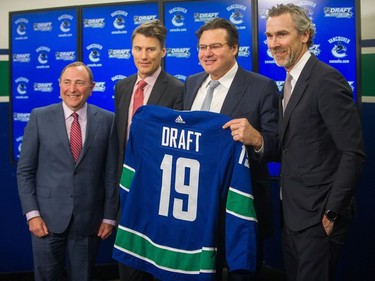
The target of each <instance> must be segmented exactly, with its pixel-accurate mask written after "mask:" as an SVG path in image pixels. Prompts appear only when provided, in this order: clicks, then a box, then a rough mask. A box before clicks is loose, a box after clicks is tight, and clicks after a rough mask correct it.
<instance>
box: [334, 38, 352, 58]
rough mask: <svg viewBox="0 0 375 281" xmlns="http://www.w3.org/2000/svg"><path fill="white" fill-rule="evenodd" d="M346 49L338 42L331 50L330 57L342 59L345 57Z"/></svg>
mask: <svg viewBox="0 0 375 281" xmlns="http://www.w3.org/2000/svg"><path fill="white" fill-rule="evenodd" d="M347 50H348V48H347V47H346V46H344V45H343V44H342V43H341V42H340V41H339V42H337V44H335V45H334V46H333V48H332V51H331V52H332V55H334V56H335V57H336V58H344V57H346V56H347V55H346V51H347Z"/></svg>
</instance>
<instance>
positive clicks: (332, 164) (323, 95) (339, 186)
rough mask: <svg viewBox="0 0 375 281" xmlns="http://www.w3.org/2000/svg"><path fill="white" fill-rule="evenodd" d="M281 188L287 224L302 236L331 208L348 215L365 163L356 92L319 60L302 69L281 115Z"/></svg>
mask: <svg viewBox="0 0 375 281" xmlns="http://www.w3.org/2000/svg"><path fill="white" fill-rule="evenodd" d="M279 108H280V117H279V121H280V122H279V126H280V140H281V146H282V147H281V148H282V150H281V157H282V165H281V186H282V202H283V213H284V218H285V223H286V224H287V226H288V227H289V228H290V229H292V230H294V231H299V230H302V229H305V228H307V227H309V226H312V225H315V224H318V223H320V222H321V220H322V216H323V213H324V211H325V210H326V209H331V210H333V211H336V212H338V213H345V212H346V211H347V209H348V207H349V205H350V202H351V200H352V196H353V194H354V189H355V186H356V184H357V182H358V180H359V177H360V174H361V169H362V166H363V164H364V159H365V154H364V146H363V141H362V132H361V124H360V118H359V115H358V112H357V109H356V107H355V103H354V102H353V94H352V90H351V88H350V86H349V84H348V83H347V81H346V80H345V78H344V77H343V76H342V75H341V74H340V73H339V72H338V71H337V70H335V69H334V68H332V67H330V66H328V65H327V64H325V63H323V62H320V61H319V60H318V59H317V58H316V57H315V56H314V55H312V56H311V57H310V59H309V60H308V61H307V63H306V65H305V67H304V68H303V70H302V72H301V74H300V76H299V78H298V80H297V83H296V85H295V87H294V90H293V94H292V96H291V98H290V100H289V103H288V106H287V108H286V110H285V113H284V116H283V115H282V105H281V99H280V102H279Z"/></svg>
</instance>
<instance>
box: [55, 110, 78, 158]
mask: <svg viewBox="0 0 375 281" xmlns="http://www.w3.org/2000/svg"><path fill="white" fill-rule="evenodd" d="M50 120H51V122H52V124H53V127H54V128H55V130H56V135H57V136H58V138H59V139H60V141H61V143H62V145H63V147H64V148H65V150H66V151H67V153H68V155H71V151H70V146H69V138H68V134H67V130H66V125H65V115H64V110H63V107H62V103H59V104H57V105H56V106H54V107H53V108H52V109H51V116H50ZM71 158H72V161H74V160H73V156H71Z"/></svg>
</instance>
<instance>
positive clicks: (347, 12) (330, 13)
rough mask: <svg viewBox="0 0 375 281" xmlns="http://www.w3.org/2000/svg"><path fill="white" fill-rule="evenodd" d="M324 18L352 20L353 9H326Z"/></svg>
mask: <svg viewBox="0 0 375 281" xmlns="http://www.w3.org/2000/svg"><path fill="white" fill-rule="evenodd" d="M324 16H325V17H334V18H351V17H353V7H342V8H338V7H336V8H333V7H324Z"/></svg>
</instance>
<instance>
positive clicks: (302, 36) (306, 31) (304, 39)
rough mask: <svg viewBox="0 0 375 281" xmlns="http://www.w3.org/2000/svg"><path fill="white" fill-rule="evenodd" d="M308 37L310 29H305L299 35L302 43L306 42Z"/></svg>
mask: <svg viewBox="0 0 375 281" xmlns="http://www.w3.org/2000/svg"><path fill="white" fill-rule="evenodd" d="M309 38H310V31H308V30H305V31H304V32H303V34H302V35H301V41H302V43H307V41H309Z"/></svg>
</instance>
